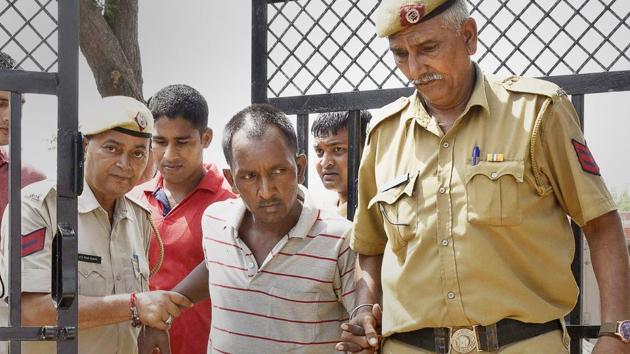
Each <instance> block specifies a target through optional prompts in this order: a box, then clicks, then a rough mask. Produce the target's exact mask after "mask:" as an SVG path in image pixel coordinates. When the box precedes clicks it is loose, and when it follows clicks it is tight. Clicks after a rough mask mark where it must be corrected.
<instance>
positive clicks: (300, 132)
mask: <svg viewBox="0 0 630 354" xmlns="http://www.w3.org/2000/svg"><path fill="white" fill-rule="evenodd" d="M297 138H298V154H304V155H306V157H308V114H298V115H297ZM302 184H303V185H304V187H308V165H307V166H306V170H305V171H304V183H302Z"/></svg>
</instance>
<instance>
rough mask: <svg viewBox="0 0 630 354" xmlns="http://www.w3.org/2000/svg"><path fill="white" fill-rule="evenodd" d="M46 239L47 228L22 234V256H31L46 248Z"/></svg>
mask: <svg viewBox="0 0 630 354" xmlns="http://www.w3.org/2000/svg"><path fill="white" fill-rule="evenodd" d="M45 241H46V228H45V227H42V228H41V229H38V230H35V231H33V232H31V233H29V234H26V235H22V239H21V244H22V257H26V256H30V255H31V254H33V253H35V252H39V251H41V250H42V249H44V243H45Z"/></svg>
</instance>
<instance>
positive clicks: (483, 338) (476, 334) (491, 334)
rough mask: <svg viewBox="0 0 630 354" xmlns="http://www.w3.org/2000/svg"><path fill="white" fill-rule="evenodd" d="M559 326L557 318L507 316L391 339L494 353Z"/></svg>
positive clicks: (441, 352) (434, 347)
mask: <svg viewBox="0 0 630 354" xmlns="http://www.w3.org/2000/svg"><path fill="white" fill-rule="evenodd" d="M557 329H560V330H561V329H562V324H561V323H560V321H559V320H553V321H549V322H547V323H525V322H521V321H517V320H513V319H509V318H505V319H502V320H501V321H499V322H497V323H495V324H492V325H488V326H468V327H441V328H423V329H419V330H416V331H411V332H403V333H394V334H392V335H391V336H390V338H393V339H396V340H398V341H401V342H404V343H406V344H410V345H413V346H416V347H419V348H422V349H425V350H429V351H435V352H436V353H438V354H446V353H450V349H451V347H452V348H453V349H454V350H455V351H457V352H459V353H470V352H472V351H473V350H477V351H478V352H480V351H485V352H493V351H498V350H499V349H500V348H501V347H503V346H505V345H508V344H510V343H515V342H518V341H522V340H525V339H529V338H532V337H536V336H538V335H541V334H544V333H547V332H551V331H554V330H557Z"/></svg>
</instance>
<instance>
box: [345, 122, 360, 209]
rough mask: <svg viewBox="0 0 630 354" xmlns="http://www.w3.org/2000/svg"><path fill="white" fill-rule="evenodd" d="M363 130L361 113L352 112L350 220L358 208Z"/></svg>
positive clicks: (349, 172) (349, 173)
mask: <svg viewBox="0 0 630 354" xmlns="http://www.w3.org/2000/svg"><path fill="white" fill-rule="evenodd" d="M361 129H362V127H361V112H360V111H350V112H349V116H348V220H352V219H354V212H355V210H356V208H357V187H358V181H359V162H360V160H361Z"/></svg>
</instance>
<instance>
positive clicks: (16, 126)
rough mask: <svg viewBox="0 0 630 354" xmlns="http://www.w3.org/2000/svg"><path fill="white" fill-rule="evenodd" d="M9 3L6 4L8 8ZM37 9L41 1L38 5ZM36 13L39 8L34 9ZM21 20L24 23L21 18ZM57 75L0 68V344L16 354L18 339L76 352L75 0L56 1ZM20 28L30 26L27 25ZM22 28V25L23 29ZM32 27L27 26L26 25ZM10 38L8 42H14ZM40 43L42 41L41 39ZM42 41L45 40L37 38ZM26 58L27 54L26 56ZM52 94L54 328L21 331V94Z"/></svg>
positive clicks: (77, 146) (78, 156) (78, 179)
mask: <svg viewBox="0 0 630 354" xmlns="http://www.w3.org/2000/svg"><path fill="white" fill-rule="evenodd" d="M14 3H15V1H11V0H10V1H9V6H14ZM38 4H40V5H41V6H42V8H43V6H45V5H42V4H41V3H39V2H38ZM40 11H41V9H40ZM25 20H26V19H25ZM56 22H57V26H58V27H57V30H58V47H57V48H58V58H57V64H58V72H57V73H48V72H34V71H17V70H0V90H3V91H10V92H11V99H10V108H11V128H10V156H11V161H10V165H9V208H7V209H8V212H9V213H10V214H9V216H10V217H9V230H10V240H9V250H10V256H9V262H8V263H9V267H8V277H9V279H8V280H9V281H8V284H7V282H5V286H8V287H9V289H10V293H9V306H10V312H9V313H10V315H9V326H8V327H1V328H0V341H7V340H9V341H10V345H9V352H10V353H12V354H15V353H17V354H19V353H21V345H20V344H21V341H44V340H45V341H57V353H63V354H76V353H77V351H78V347H77V327H78V326H77V324H78V304H77V302H78V301H77V299H78V297H77V286H78V283H77V252H78V251H77V239H76V236H77V235H76V230H77V196H78V195H79V194H80V193H81V188H82V178H83V177H82V165H81V163H80V162H79V161H80V159H81V158H82V154H81V153H82V150H81V138H80V135H79V133H78V67H79V2H78V0H58V16H57V21H56ZM26 24H28V25H30V23H29V21H27V22H26ZM25 26H26V25H25ZM31 26H32V25H31ZM16 35H17V34H15V35H14V36H13V37H12V38H11V39H10V40H14V41H17V40H16V39H15V36H16ZM42 39H43V38H42ZM43 40H45V39H43ZM27 55H28V56H30V54H27ZM24 93H35V94H46V95H56V96H57V106H58V108H57V192H58V193H57V194H58V195H57V209H58V215H57V234H56V235H55V240H54V241H53V257H54V259H53V260H52V265H53V267H52V273H53V274H51V285H52V286H51V296H52V301H53V303H54V304H55V305H56V309H57V326H46V327H24V326H22V321H21V312H22V311H21V307H22V306H21V289H22V286H21V283H22V278H21V261H22V259H21V243H20V239H21V234H22V232H21V200H20V180H21V160H22V159H21V145H22V141H21V133H22V129H21V120H22V104H21V96H22V94H24Z"/></svg>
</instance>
